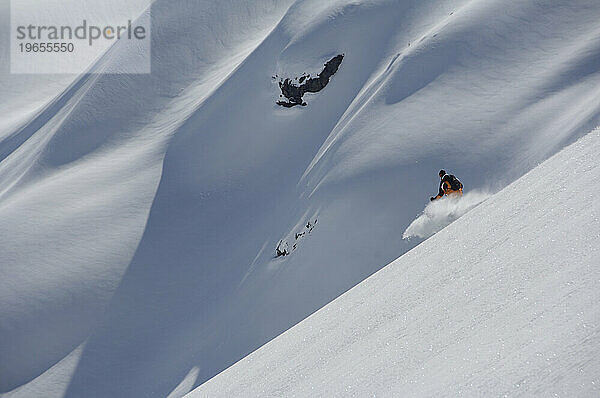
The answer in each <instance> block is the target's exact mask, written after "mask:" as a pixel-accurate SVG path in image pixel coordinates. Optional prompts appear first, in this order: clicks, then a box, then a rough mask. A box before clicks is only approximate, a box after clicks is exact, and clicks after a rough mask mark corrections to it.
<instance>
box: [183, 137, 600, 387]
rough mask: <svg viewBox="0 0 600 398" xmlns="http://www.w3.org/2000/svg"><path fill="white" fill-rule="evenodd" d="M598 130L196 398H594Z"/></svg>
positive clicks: (598, 327)
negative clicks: (527, 397)
mask: <svg viewBox="0 0 600 398" xmlns="http://www.w3.org/2000/svg"><path fill="white" fill-rule="evenodd" d="M598 151H600V130H595V131H594V132H592V133H590V134H589V135H587V136H586V137H584V138H582V139H581V140H579V141H578V142H576V143H575V144H573V145H571V146H569V147H568V148H567V149H565V150H563V151H562V152H560V153H559V154H557V155H555V156H554V157H552V158H551V159H549V160H548V161H546V162H544V163H543V164H542V165H540V166H538V167H536V168H535V169H534V170H533V171H531V172H530V173H528V174H526V175H525V176H523V177H522V178H520V179H519V180H518V181H516V182H515V183H513V184H511V185H510V186H509V187H507V188H506V189H504V190H502V191H501V192H499V193H498V194H496V195H494V196H493V197H491V198H490V199H488V200H487V201H486V202H484V203H483V204H481V205H480V206H479V207H477V208H475V209H474V210H472V211H471V212H469V213H468V214H467V215H465V216H463V217H462V218H460V219H459V220H458V221H456V222H455V223H453V224H452V225H450V226H448V227H447V228H445V229H444V230H442V231H441V232H439V233H438V234H436V235H435V236H433V237H432V238H430V239H429V240H427V241H426V242H424V243H423V244H421V245H420V246H418V247H416V248H415V249H413V250H411V251H410V252H408V253H406V254H405V255H404V256H402V257H400V258H399V259H398V260H396V261H394V262H392V263H391V264H390V265H388V266H387V267H385V268H384V269H382V270H381V271H379V272H378V273H376V274H375V275H373V276H371V277H370V278H368V279H367V280H365V281H364V282H362V283H361V284H359V285H358V286H356V287H354V288H353V289H352V290H350V291H349V292H347V293H345V294H344V295H342V296H341V297H339V298H337V299H336V300H335V301H333V302H332V303H330V304H329V305H327V306H326V307H324V308H322V309H321V310H319V311H317V312H316V313H315V314H313V315H311V316H310V317H309V318H308V319H305V320H304V321H302V322H301V323H300V324H298V325H296V326H295V327H293V328H292V329H290V330H288V331H287V332H285V333H284V334H283V335H281V336H279V337H277V338H276V339H275V340H273V341H271V342H269V343H268V344H266V345H265V346H264V347H262V348H260V349H259V350H257V351H256V352H254V353H252V354H251V355H249V356H248V357H246V358H244V359H243V360H241V361H240V362H238V363H237V364H235V365H234V366H232V367H230V368H229V369H227V370H226V371H224V372H222V373H221V374H219V375H218V376H216V377H214V378H213V379H211V380H210V381H208V382H207V383H205V384H203V385H202V386H201V387H199V388H198V389H196V390H195V391H194V392H193V393H191V394H190V395H189V397H215V396H226V397H227V396H305V397H306V396H326V397H329V396H366V395H369V396H374V395H376V396H421V397H423V396H431V397H433V396H458V395H466V396H517V395H534V394H535V395H540V396H580V397H584V396H590V397H591V396H597V395H598V394H599V393H600V379H599V375H600V307H598V302H599V300H600V262H599V261H598V256H599V255H600V249H599V248H600V202H599V201H598V200H597V185H598V184H597V181H596V180H597V176H598V174H599V173H600V161H599V160H598V156H597V154H598Z"/></svg>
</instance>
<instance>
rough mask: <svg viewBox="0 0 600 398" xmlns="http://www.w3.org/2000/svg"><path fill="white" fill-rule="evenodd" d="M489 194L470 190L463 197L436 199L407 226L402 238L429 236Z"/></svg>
mask: <svg viewBox="0 0 600 398" xmlns="http://www.w3.org/2000/svg"><path fill="white" fill-rule="evenodd" d="M489 196H490V194H489V193H486V192H479V191H470V192H467V193H466V194H464V195H463V196H462V197H448V196H446V197H442V198H440V199H438V200H435V201H433V202H431V203H430V204H428V205H427V206H426V207H425V210H423V214H421V215H420V216H419V217H417V218H416V220H414V221H413V222H412V223H411V224H410V225H409V226H408V228H406V231H404V234H403V235H402V239H408V238H412V237H418V238H429V237H430V236H431V235H433V234H435V233H437V232H439V231H440V230H441V229H442V228H445V227H446V226H448V225H450V224H451V223H453V222H454V221H456V220H457V219H458V218H460V217H462V216H463V215H464V214H466V213H467V212H468V211H469V210H471V209H473V208H474V207H475V206H477V205H478V204H480V203H481V202H483V201H484V200H486V199H487V198H488V197H489Z"/></svg>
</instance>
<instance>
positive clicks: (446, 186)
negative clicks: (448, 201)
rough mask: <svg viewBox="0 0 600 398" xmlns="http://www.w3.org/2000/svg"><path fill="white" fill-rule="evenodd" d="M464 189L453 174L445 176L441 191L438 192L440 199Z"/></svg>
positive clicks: (441, 182)
mask: <svg viewBox="0 0 600 398" xmlns="http://www.w3.org/2000/svg"><path fill="white" fill-rule="evenodd" d="M462 187H463V185H462V183H461V182H460V181H459V179H458V178H456V177H455V176H453V175H452V174H444V176H443V177H442V180H441V181H440V190H439V192H438V196H437V197H438V198H440V197H442V196H444V195H445V194H446V193H447V192H452V191H458V190H461V189H462Z"/></svg>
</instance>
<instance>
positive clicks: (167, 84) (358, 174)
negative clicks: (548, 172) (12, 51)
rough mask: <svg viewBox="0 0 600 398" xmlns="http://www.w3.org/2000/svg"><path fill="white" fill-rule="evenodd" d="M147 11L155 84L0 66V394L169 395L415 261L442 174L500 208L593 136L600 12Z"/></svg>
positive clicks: (310, 5)
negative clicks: (300, 87) (562, 152)
mask: <svg viewBox="0 0 600 398" xmlns="http://www.w3.org/2000/svg"><path fill="white" fill-rule="evenodd" d="M2 1H3V3H2V4H3V7H2V8H1V10H2V17H3V18H4V19H5V20H6V12H7V10H8V7H7V3H8V2H7V0H2ZM110 4H112V3H110V2H108V3H107V7H111V5H110ZM115 4H116V3H115ZM149 11H151V13H152V23H153V26H152V74H150V75H135V76H134V75H84V76H79V77H77V78H75V79H73V78H72V77H71V78H64V79H63V78H61V77H52V76H51V77H43V76H42V77H36V78H35V79H34V78H31V79H30V78H28V77H15V76H12V75H8V72H7V69H6V65H7V62H6V58H5V57H4V56H3V58H2V68H3V69H2V72H1V73H2V76H1V81H2V82H4V81H10V82H11V83H10V85H7V86H4V85H2V86H1V87H0V90H5V91H0V93H1V94H3V96H2V98H0V106H1V107H2V108H1V109H2V122H1V123H0V129H2V131H0V137H1V138H0V139H2V141H0V154H1V155H2V157H1V158H0V159H2V161H1V163H0V274H1V275H2V277H1V278H0V374H1V375H2V377H0V393H7V395H8V396H11V395H14V396H31V395H39V394H44V395H46V396H63V395H66V396H72V397H78V396H82V395H85V396H90V397H92V396H101V397H105V396H113V397H125V396H165V395H168V394H169V393H171V392H174V396H180V395H182V394H183V393H185V392H186V390H189V389H190V388H192V387H193V386H197V385H199V384H200V383H202V382H204V381H206V380H208V379H209V378H210V377H212V376H214V375H215V374H217V373H218V372H219V371H221V370H223V369H225V368H226V367H227V366H229V365H231V364H233V363H234V362H236V361H237V360H239V359H240V358H242V357H244V356H245V355H247V354H248V353H250V352H252V351H253V350H254V349H256V348H258V347H259V346H261V345H262V344H264V343H266V342H267V341H269V340H270V339H272V338H273V337H275V336H277V335H278V334H280V333H281V332H283V331H285V330H286V329H288V328H289V327H290V326H292V325H294V324H295V323H297V322H299V321H300V320H302V319H303V318H304V317H306V316H308V315H309V314H310V313H312V312H314V311H315V310H317V309H318V308H320V307H322V306H323V305H324V304H326V303H327V302H329V301H331V300H332V299H334V298H335V297H337V296H338V295H339V294H341V293H343V292H344V291H346V290H348V289H349V288H350V287H352V286H354V285H355V284H356V283H358V282H360V281H362V280H363V279H364V278H366V277H367V276H369V275H370V274H372V273H373V272H375V271H377V270H378V269H380V268H381V266H382V265H384V264H386V263H388V262H389V261H391V260H392V259H394V258H397V257H398V256H400V255H401V254H403V253H405V252H406V251H408V250H409V249H411V248H412V247H414V246H415V245H416V244H417V243H418V241H403V240H401V236H402V231H404V230H405V228H406V227H407V226H408V225H409V223H410V221H411V220H412V219H414V217H415V215H416V214H417V213H418V212H419V211H421V209H422V208H423V205H424V203H425V201H426V200H427V198H428V197H429V196H430V195H431V194H432V193H434V192H435V191H436V187H437V178H436V174H437V170H439V169H440V168H442V167H443V168H446V169H448V170H450V171H452V172H453V173H454V174H456V175H458V176H459V177H460V178H461V180H462V181H463V182H464V183H465V185H466V187H467V190H472V189H476V188H479V189H482V190H486V191H487V190H491V191H495V190H497V189H499V188H500V187H502V186H503V185H504V184H506V183H507V182H510V181H513V180H514V179H516V178H517V177H519V176H521V175H523V174H524V173H525V172H527V171H529V170H530V169H531V168H533V167H534V166H535V165H537V164H538V163H539V162H541V161H543V160H544V159H547V158H548V157H549V156H550V155H551V154H553V153H555V152H556V151H558V150H559V149H560V148H562V147H564V146H565V145H566V144H568V143H571V142H573V141H574V140H575V139H576V138H578V137H580V136H582V135H583V134H584V133H586V132H588V131H589V130H590V129H591V128H592V127H593V126H596V125H597V124H598V123H599V116H600V73H599V70H600V58H599V56H598V54H600V52H599V51H598V50H599V49H600V28H599V25H598V23H597V21H598V18H599V17H600V3H598V2H597V1H596V0H577V1H572V0H569V1H567V0H565V1H534V0H526V1H523V0H518V1H517V0H513V1H506V0H470V1H467V0H402V1H399V0H362V1H361V0H333V1H326V2H324V1H321V0H298V1H292V0H290V1H275V0H260V1H259V0H247V1H239V0H207V1H202V2H198V1H192V0H189V1H177V2H173V1H170V0H157V1H155V2H154V3H153V5H152V8H151V10H149ZM115 12H116V11H115ZM107 13H108V14H110V10H107ZM117 45H118V44H117ZM113 54H114V53H113ZM338 54H344V55H345V57H344V59H343V62H342V64H341V66H340V68H339V70H338V72H337V73H336V74H335V75H334V76H333V78H332V79H331V82H330V83H329V85H328V86H327V87H326V88H325V89H324V90H322V91H321V92H319V93H316V94H307V95H306V97H305V100H306V101H307V103H308V105H307V106H306V107H294V108H283V107H279V106H277V105H276V104H275V102H276V101H277V100H278V99H279V87H278V84H277V83H278V79H280V78H285V77H291V78H293V77H295V76H300V75H302V74H304V73H311V74H313V75H314V74H315V73H318V72H320V71H321V69H322V68H323V63H324V62H326V61H327V60H329V59H331V58H332V57H334V56H335V55H338ZM128 61H129V59H128V58H127V57H125V58H119V57H115V56H112V57H105V58H103V59H102V60H101V62H100V63H99V64H98V65H95V66H94V67H93V68H102V67H103V66H105V64H106V63H111V62H115V63H118V62H128ZM273 77H275V79H274V78H273ZM4 87H8V88H7V89H4ZM65 87H66V89H65ZM61 90H62V91H61ZM37 93H39V95H38V94H37ZM58 93H61V94H60V95H58ZM4 94H7V95H4ZM23 104H26V105H23ZM5 115H7V116H5ZM163 159H164V164H163ZM309 221H310V222H311V226H313V225H314V222H315V221H317V222H316V225H314V227H312V228H305V227H304V226H305V225H306V224H307V222H309ZM304 231H305V232H308V231H310V234H309V233H307V234H305V235H303V236H302V237H301V238H300V239H298V242H296V239H295V234H296V233H301V232H304ZM280 240H283V241H284V242H286V243H287V245H288V248H289V249H290V250H292V248H293V245H294V244H296V243H297V248H296V250H295V251H294V252H293V253H292V255H290V256H286V257H284V258H279V259H274V258H273V256H274V254H275V247H276V245H277V242H279V241H280Z"/></svg>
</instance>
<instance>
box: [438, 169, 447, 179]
mask: <svg viewBox="0 0 600 398" xmlns="http://www.w3.org/2000/svg"><path fill="white" fill-rule="evenodd" d="M439 175H440V178H442V177H443V176H445V175H446V170H443V169H442V170H440V174H439Z"/></svg>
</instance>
